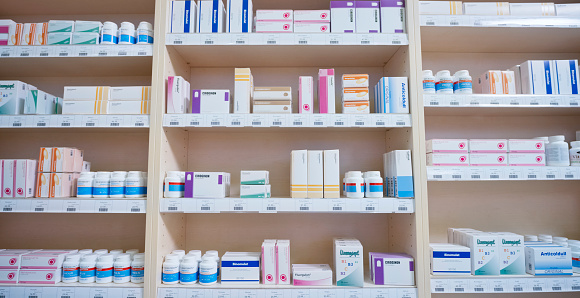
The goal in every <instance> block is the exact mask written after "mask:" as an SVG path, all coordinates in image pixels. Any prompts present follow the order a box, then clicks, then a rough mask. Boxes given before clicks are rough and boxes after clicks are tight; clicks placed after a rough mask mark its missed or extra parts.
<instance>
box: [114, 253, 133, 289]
mask: <svg viewBox="0 0 580 298" xmlns="http://www.w3.org/2000/svg"><path fill="white" fill-rule="evenodd" d="M113 281H114V282H115V283H116V284H124V283H128V282H130V281H131V255H130V254H120V255H117V257H116V258H115V274H114V277H113Z"/></svg>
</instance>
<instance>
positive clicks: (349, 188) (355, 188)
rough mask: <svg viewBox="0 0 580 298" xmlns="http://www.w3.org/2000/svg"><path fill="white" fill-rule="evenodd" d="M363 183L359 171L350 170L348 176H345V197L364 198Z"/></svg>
mask: <svg viewBox="0 0 580 298" xmlns="http://www.w3.org/2000/svg"><path fill="white" fill-rule="evenodd" d="M364 184H365V180H364V179H363V176H362V173H361V172H360V171H352V172H350V176H349V177H348V178H346V197H347V198H364V196H365V193H364V189H363V188H364Z"/></svg>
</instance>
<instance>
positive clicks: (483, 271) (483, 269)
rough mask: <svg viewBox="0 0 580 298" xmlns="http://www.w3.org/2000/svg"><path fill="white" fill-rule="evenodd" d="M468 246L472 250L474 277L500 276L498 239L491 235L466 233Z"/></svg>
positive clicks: (472, 271) (472, 272)
mask: <svg viewBox="0 0 580 298" xmlns="http://www.w3.org/2000/svg"><path fill="white" fill-rule="evenodd" d="M465 236H466V241H467V246H468V247H469V248H470V249H471V274H472V275H499V270H500V269H499V244H498V240H499V239H498V237H497V236H496V235H493V234H490V233H482V232H471V233H466V235H465Z"/></svg>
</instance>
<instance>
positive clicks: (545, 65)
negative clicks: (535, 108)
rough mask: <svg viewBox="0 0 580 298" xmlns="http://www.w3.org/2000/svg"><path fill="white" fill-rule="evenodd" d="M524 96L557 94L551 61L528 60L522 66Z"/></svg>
mask: <svg viewBox="0 0 580 298" xmlns="http://www.w3.org/2000/svg"><path fill="white" fill-rule="evenodd" d="M520 71H521V79H522V93H523V94H537V95H544V94H557V93H556V89H555V86H554V84H553V82H554V79H555V75H554V70H553V67H552V63H551V62H550V61H549V60H528V61H526V62H524V63H521V64H520Z"/></svg>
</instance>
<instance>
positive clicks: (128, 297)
mask: <svg viewBox="0 0 580 298" xmlns="http://www.w3.org/2000/svg"><path fill="white" fill-rule="evenodd" d="M125 298H137V297H135V296H127V297H125Z"/></svg>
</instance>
